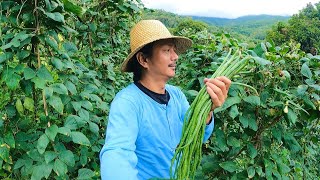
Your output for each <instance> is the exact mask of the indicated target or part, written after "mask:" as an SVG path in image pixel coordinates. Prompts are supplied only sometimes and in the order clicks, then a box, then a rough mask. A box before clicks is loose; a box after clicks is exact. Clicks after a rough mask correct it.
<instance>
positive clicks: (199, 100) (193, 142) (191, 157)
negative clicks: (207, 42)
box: [170, 49, 251, 180]
mask: <svg viewBox="0 0 320 180" xmlns="http://www.w3.org/2000/svg"><path fill="white" fill-rule="evenodd" d="M231 51H232V50H231V49H230V51H229V52H228V54H227V56H226V57H225V58H224V60H223V62H222V63H221V64H220V66H219V67H218V69H217V70H216V71H215V73H214V74H213V75H212V77H211V78H212V79H213V78H216V77H219V76H226V77H228V78H229V79H231V78H232V77H233V76H234V75H235V74H237V73H238V72H239V71H241V70H242V69H243V68H244V67H245V66H246V65H247V64H248V62H249V60H250V58H251V56H249V55H247V56H245V57H244V58H241V51H240V50H236V52H235V53H234V54H233V55H232V56H231ZM211 106H212V101H211V98H210V96H209V94H208V93H207V91H206V86H204V87H202V89H201V90H200V92H199V93H198V95H197V96H196V98H195V99H194V101H193V102H192V104H191V106H190V107H189V109H188V111H187V113H186V115H185V118H184V124H183V129H182V138H181V140H180V143H179V145H178V147H177V149H176V151H175V154H174V156H173V159H172V162H171V170H170V175H171V178H172V179H178V180H187V179H194V176H195V173H196V170H197V168H198V167H199V165H200V162H201V159H202V143H203V138H204V133H205V127H206V120H207V118H208V115H209V112H210V110H211ZM173 169H175V171H174V173H173Z"/></svg>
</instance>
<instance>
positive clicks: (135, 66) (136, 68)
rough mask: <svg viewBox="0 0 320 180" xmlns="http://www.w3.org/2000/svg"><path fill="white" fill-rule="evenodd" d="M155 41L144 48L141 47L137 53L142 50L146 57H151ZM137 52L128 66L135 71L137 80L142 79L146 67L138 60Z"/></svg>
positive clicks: (134, 79)
mask: <svg viewBox="0 0 320 180" xmlns="http://www.w3.org/2000/svg"><path fill="white" fill-rule="evenodd" d="M153 44H154V43H153V42H152V43H149V44H147V45H145V46H144V47H143V48H142V49H140V50H139V51H138V52H137V53H139V52H142V54H143V56H144V57H145V58H150V57H151V56H152V48H153ZM137 53H136V54H135V55H134V56H133V57H132V60H131V61H129V62H128V67H130V68H131V70H132V71H133V81H134V82H137V81H139V80H141V78H142V74H143V71H144V68H143V67H142V65H141V64H140V63H139V62H138V60H137V57H136V55H137Z"/></svg>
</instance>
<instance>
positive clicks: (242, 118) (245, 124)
mask: <svg viewBox="0 0 320 180" xmlns="http://www.w3.org/2000/svg"><path fill="white" fill-rule="evenodd" d="M239 120H240V122H241V124H242V127H244V128H247V127H248V126H249V119H248V118H247V117H245V116H240V117H239Z"/></svg>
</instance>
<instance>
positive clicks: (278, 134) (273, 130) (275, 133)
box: [271, 127, 282, 143]
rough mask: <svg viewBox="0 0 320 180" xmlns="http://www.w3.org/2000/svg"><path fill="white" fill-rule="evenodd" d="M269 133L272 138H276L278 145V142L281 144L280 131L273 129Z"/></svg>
mask: <svg viewBox="0 0 320 180" xmlns="http://www.w3.org/2000/svg"><path fill="white" fill-rule="evenodd" d="M271 133H272V136H273V137H274V138H276V139H277V141H278V142H279V143H280V142H281V137H282V134H281V129H279V128H276V127H274V128H273V129H272V130H271Z"/></svg>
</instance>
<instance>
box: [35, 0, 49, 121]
mask: <svg viewBox="0 0 320 180" xmlns="http://www.w3.org/2000/svg"><path fill="white" fill-rule="evenodd" d="M34 6H35V10H36V11H35V14H36V21H37V22H36V26H37V27H36V34H37V35H39V33H40V27H39V18H38V10H37V8H38V1H37V0H35V4H34ZM36 51H37V60H38V69H40V68H41V59H40V50H39V43H37V44H36ZM42 100H43V109H44V112H45V114H46V117H48V106H47V100H46V95H45V90H44V89H43V90H42ZM50 126H51V125H50V121H48V127H50Z"/></svg>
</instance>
